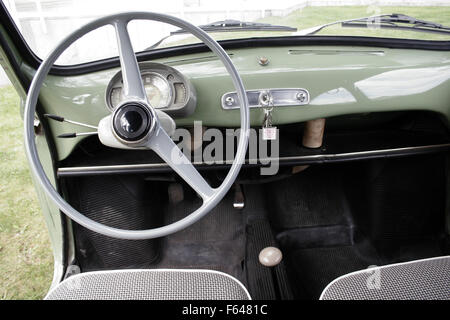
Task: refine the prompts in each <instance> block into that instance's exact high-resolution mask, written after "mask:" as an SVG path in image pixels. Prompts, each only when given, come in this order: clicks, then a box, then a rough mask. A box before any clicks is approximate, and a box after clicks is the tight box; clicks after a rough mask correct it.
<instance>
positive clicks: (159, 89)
mask: <svg viewBox="0 0 450 320" xmlns="http://www.w3.org/2000/svg"><path fill="white" fill-rule="evenodd" d="M142 83H143V85H144V89H145V93H146V94H147V99H148V101H149V102H150V105H151V106H152V107H153V108H156V109H162V108H167V107H168V106H169V105H170V102H171V100H172V89H171V87H170V85H169V83H168V82H167V80H166V79H164V78H163V77H162V76H161V75H159V74H157V73H154V72H146V73H143V74H142ZM122 99H123V97H122V88H121V87H117V88H113V89H112V90H111V92H110V97H109V100H110V101H111V104H112V106H113V108H115V107H116V106H117V105H118V104H119V103H120V102H121V101H122Z"/></svg>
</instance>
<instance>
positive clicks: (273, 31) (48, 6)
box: [3, 0, 450, 65]
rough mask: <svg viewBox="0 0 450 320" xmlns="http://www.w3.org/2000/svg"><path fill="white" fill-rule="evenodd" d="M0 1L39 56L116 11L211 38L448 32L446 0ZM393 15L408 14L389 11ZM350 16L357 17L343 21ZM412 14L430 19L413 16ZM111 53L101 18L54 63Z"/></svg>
mask: <svg viewBox="0 0 450 320" xmlns="http://www.w3.org/2000/svg"><path fill="white" fill-rule="evenodd" d="M3 3H4V5H5V6H6V8H7V9H8V11H9V13H10V14H11V16H12V18H13V20H14V22H15V23H16V25H17V28H18V29H19V31H20V32H21V33H22V35H23V37H24V39H25V41H26V42H27V43H28V46H29V47H30V48H31V50H33V51H34V53H35V54H36V55H37V56H38V57H40V58H44V57H45V56H46V55H47V54H48V53H49V52H50V51H51V50H52V49H53V48H54V47H55V46H56V45H57V43H58V42H59V41H61V39H63V38H64V37H65V36H67V35H68V34H69V33H70V32H72V31H73V30H75V29H76V28H78V27H80V26H82V25H84V24H85V23H87V22H89V21H91V20H93V19H95V18H98V17H101V16H105V15H107V14H112V13H117V12H123V11H153V12H160V13H166V14H170V15H174V16H177V17H180V18H182V19H185V20H187V21H189V22H191V23H193V24H195V25H198V26H201V27H202V28H203V29H204V30H205V31H207V32H208V33H209V34H210V35H211V36H212V37H213V38H214V39H216V40H228V39H239V38H255V37H280V36H281V37H282V36H299V37H301V36H306V35H309V36H311V35H313V36H323V35H337V36H365V37H388V38H403V39H416V40H430V41H436V40H441V41H442V40H444V41H449V40H450V29H448V28H447V27H449V26H450V2H448V3H446V2H444V1H441V0H430V1H427V2H424V1H414V0H410V1H404V2H402V1H398V3H399V4H404V5H403V6H385V5H383V4H390V3H393V1H384V0H378V1H363V3H369V5H365V6H361V5H358V4H361V1H359V0H345V1H337V0H336V1H332V0H329V1H306V0H277V1H266V0H227V1H223V0H165V1H157V2H155V1H148V0H127V1H111V0H3ZM370 3H373V4H370ZM424 3H426V4H427V5H426V6H424V5H423V4H424ZM352 4H354V5H352ZM446 4H447V5H446ZM395 14H396V15H397V16H395ZM398 15H401V17H404V16H406V17H409V18H408V20H404V19H403V20H401V21H399V20H398V19H394V18H395V17H398ZM367 17H375V18H371V19H365V18H367ZM377 17H378V18H377ZM380 17H388V18H389V19H390V20H388V21H387V20H381V19H382V18H380ZM392 17H394V18H392ZM352 19H359V20H357V21H351V22H346V21H348V20H352ZM383 19H384V18H383ZM414 20H416V21H421V20H424V21H427V22H431V24H427V25H425V24H423V23H414ZM128 29H129V32H130V37H131V40H132V43H133V47H134V49H135V51H144V50H154V49H158V48H163V47H172V46H179V45H185V44H190V43H198V42H199V40H198V39H196V38H195V37H193V36H191V35H189V34H186V33H184V32H182V31H181V30H178V29H177V28H176V27H173V26H169V25H165V24H162V23H159V22H150V21H132V22H131V23H130V24H129V26H128ZM435 31H440V32H435ZM114 56H117V47H116V43H115V35H114V30H113V28H112V27H110V26H105V27H102V28H100V29H98V30H96V31H93V32H91V33H90V34H88V35H86V36H84V37H83V38H81V39H80V40H78V41H77V42H75V43H74V44H73V45H72V46H71V47H70V48H69V49H68V50H66V52H65V53H64V54H63V55H62V56H61V57H60V58H59V59H58V61H57V64H59V65H70V64H78V63H84V62H89V61H94V60H99V59H104V58H109V57H114Z"/></svg>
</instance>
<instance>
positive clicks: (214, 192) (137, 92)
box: [24, 12, 250, 240]
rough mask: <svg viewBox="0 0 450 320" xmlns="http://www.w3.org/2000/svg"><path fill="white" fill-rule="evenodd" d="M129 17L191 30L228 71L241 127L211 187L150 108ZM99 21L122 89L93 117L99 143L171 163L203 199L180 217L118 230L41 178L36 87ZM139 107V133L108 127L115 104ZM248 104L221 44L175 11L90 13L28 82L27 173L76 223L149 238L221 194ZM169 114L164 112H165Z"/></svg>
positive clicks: (232, 174)
mask: <svg viewBox="0 0 450 320" xmlns="http://www.w3.org/2000/svg"><path fill="white" fill-rule="evenodd" d="M131 20H153V21H159V22H163V23H168V24H172V25H174V26H177V27H179V28H182V29H184V30H186V31H188V32H190V33H192V34H193V35H194V36H196V37H197V38H199V39H200V40H201V41H203V43H204V44H206V45H207V46H208V47H209V48H210V49H211V50H212V51H213V52H214V53H215V54H216V55H217V56H218V57H219V58H220V60H221V61H222V63H223V64H224V66H225V68H226V69H227V71H228V72H229V74H230V76H231V78H232V81H233V84H234V86H235V88H236V91H237V94H238V97H239V100H240V102H241V108H240V115H241V130H240V134H239V143H238V147H237V153H236V156H235V159H234V162H233V164H232V166H231V168H230V170H229V172H228V174H227V176H226V177H225V179H224V181H223V182H222V184H221V185H220V186H219V187H218V188H212V187H210V186H209V184H208V183H207V182H206V181H205V180H204V179H203V177H202V176H201V175H200V174H199V173H198V171H197V170H196V169H195V167H194V166H193V165H192V163H191V162H190V161H189V160H188V159H187V158H186V157H185V156H184V155H183V153H182V152H181V150H180V149H178V147H177V145H176V144H175V143H174V142H173V141H172V139H171V138H170V137H169V135H168V134H167V133H166V131H165V130H164V128H163V126H162V125H161V121H162V120H161V118H162V117H166V120H167V117H168V116H167V115H166V114H164V113H161V112H156V111H155V109H153V108H152V106H151V105H150V103H149V101H148V100H147V96H146V94H145V90H144V88H143V85H142V80H141V76H140V72H139V67H138V63H137V60H136V56H135V53H134V50H133V48H132V45H131V41H130V37H129V34H128V30H127V25H128V23H129V22H130V21H131ZM105 25H112V26H113V27H114V28H115V30H116V36H117V42H118V47H119V55H120V64H121V69H122V76H123V93H124V102H122V103H121V105H119V106H118V107H117V108H116V109H115V111H114V112H113V114H112V115H110V116H108V117H106V118H104V119H102V120H101V121H100V123H99V138H100V140H101V141H102V143H104V144H107V145H109V146H115V147H119V148H125V149H130V148H135V147H139V148H147V149H152V150H153V151H155V152H156V153H157V154H158V155H159V156H160V157H161V158H162V159H163V160H164V161H165V162H166V163H167V164H168V165H169V166H171V167H172V169H173V170H174V171H176V172H177V173H178V174H179V175H180V176H181V177H182V178H183V179H184V180H185V181H186V182H187V183H188V184H189V185H190V186H191V187H192V188H193V189H194V190H195V191H196V192H197V193H198V195H199V196H200V197H201V198H202V199H203V204H202V205H201V207H200V208H198V209H197V210H195V211H194V212H192V213H191V214H189V215H188V216H186V217H185V218H183V219H181V220H179V221H176V222H174V223H171V224H169V225H166V226H163V227H159V228H154V229H148V230H123V229H117V228H113V227H109V226H106V225H103V224H101V223H98V222H96V221H93V220H91V219H89V218H87V217H86V216H84V215H83V214H81V213H80V212H78V211H77V210H75V209H74V208H73V207H72V206H71V205H70V204H68V203H67V202H66V201H65V200H64V199H63V198H62V197H61V195H60V194H59V193H58V192H57V191H56V189H55V188H54V186H53V185H52V184H51V182H50V180H49V179H48V178H47V176H46V174H45V172H44V169H43V167H42V164H41V162H40V160H39V156H38V153H37V149H36V144H35V134H34V128H33V125H34V115H35V112H36V103H37V101H38V97H39V92H40V89H41V87H42V84H43V82H44V79H45V77H46V76H47V74H48V72H49V70H50V69H51V67H52V65H53V64H54V63H55V61H56V60H57V58H58V57H59V56H60V55H61V54H62V53H63V52H64V51H65V50H66V49H67V48H68V47H69V46H70V45H71V44H72V43H73V42H74V41H76V40H77V39H79V38H80V37H82V36H83V35H85V34H86V33H88V32H90V31H93V30H95V29H97V28H99V27H102V26H105ZM131 107H135V108H138V109H139V108H140V109H139V110H140V111H139V112H141V111H142V112H144V113H145V117H147V118H146V119H148V121H149V126H148V129H147V131H146V132H144V134H143V135H141V136H140V137H139V139H129V140H127V139H125V140H124V139H123V137H120V135H118V134H117V129H114V128H115V127H114V117H115V116H117V112H118V111H117V110H119V109H121V108H122V109H123V108H131ZM249 117H250V116H249V107H248V101H247V96H246V94H245V89H244V86H243V84H242V80H241V78H240V76H239V74H238V72H237V71H236V69H235V67H234V65H233V63H232V62H231V60H230V58H229V57H228V55H227V54H226V52H225V51H224V50H223V49H222V47H221V46H220V45H219V44H218V43H217V42H216V41H214V40H213V39H212V38H211V37H210V36H209V35H207V34H206V33H205V32H204V31H203V30H201V29H199V28H197V27H196V26H194V25H192V24H190V23H188V22H186V21H183V20H181V19H178V18H176V17H172V16H168V15H164V14H158V13H152V12H127V13H119V14H115V15H110V16H107V17H103V18H100V19H96V20H95V21H92V22H90V23H88V24H86V25H85V26H83V27H81V28H79V29H78V30H76V31H75V32H73V33H72V34H70V35H69V36H67V37H66V38H65V39H64V40H63V41H62V42H61V43H60V44H59V45H58V46H57V47H56V48H55V49H54V50H53V51H52V52H51V53H50V54H49V55H48V57H47V58H46V59H45V61H43V62H42V64H41V65H40V67H39V69H38V70H37V73H36V75H35V76H34V78H33V81H32V83H31V86H30V89H29V92H28V97H27V101H26V105H25V113H24V127H25V147H26V154H27V157H28V161H29V163H30V167H31V171H32V174H34V175H35V176H36V178H37V181H38V182H39V183H40V184H41V186H42V188H43V189H44V190H45V192H46V194H47V195H48V196H49V197H50V198H51V199H52V200H53V201H54V202H55V204H56V205H57V206H58V207H59V209H60V210H61V211H62V212H64V213H65V214H66V215H67V216H68V217H69V218H71V219H72V220H74V221H76V222H77V223H79V224H80V225H82V226H84V227H86V228H88V229H90V230H92V231H95V232H98V233H101V234H103V235H106V236H110V237H114V238H120V239H129V240H141V239H151V238H157V237H162V236H166V235H169V234H172V233H175V232H177V231H179V230H182V229H184V228H186V227H188V226H190V225H191V224H193V223H195V222H196V221H198V220H199V219H200V218H202V217H203V216H204V215H206V214H207V213H208V212H209V211H211V209H213V208H214V207H215V206H216V205H217V204H218V203H219V202H220V201H221V200H222V198H223V197H224V196H225V195H226V193H227V192H228V190H229V189H230V187H231V186H232V184H233V182H234V181H235V179H236V177H237V175H238V173H239V171H240V169H241V166H242V164H243V163H244V161H245V154H246V152H247V145H248V139H249V132H250V118H249ZM169 119H170V117H169Z"/></svg>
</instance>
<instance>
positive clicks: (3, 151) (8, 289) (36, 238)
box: [0, 86, 53, 299]
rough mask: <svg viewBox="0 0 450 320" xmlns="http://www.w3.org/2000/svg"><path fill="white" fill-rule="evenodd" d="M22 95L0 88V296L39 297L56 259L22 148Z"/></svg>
mask: <svg viewBox="0 0 450 320" xmlns="http://www.w3.org/2000/svg"><path fill="white" fill-rule="evenodd" d="M22 128H23V127H22V119H21V118H20V115H19V97H18V96H17V94H16V92H15V91H14V89H13V88H12V87H10V86H9V87H4V88H0V163H1V166H0V299H40V298H42V297H43V296H44V295H45V293H46V292H47V290H48V287H49V286H50V283H51V279H52V276H53V258H52V254H51V247H50V241H49V237H48V233H47V228H46V226H45V222H44V218H43V216H42V214H41V209H40V207H39V204H38V201H37V197H36V193H35V191H34V188H33V185H32V183H31V178H30V173H29V170H28V166H27V162H26V157H25V151H24V147H23V141H22V140H23V139H22V138H23V134H22V131H23V129H22Z"/></svg>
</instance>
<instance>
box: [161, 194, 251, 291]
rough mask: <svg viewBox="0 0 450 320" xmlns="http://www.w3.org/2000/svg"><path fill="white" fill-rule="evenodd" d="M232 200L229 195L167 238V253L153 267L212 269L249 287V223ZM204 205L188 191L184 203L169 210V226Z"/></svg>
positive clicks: (167, 212) (168, 207)
mask: <svg viewBox="0 0 450 320" xmlns="http://www.w3.org/2000/svg"><path fill="white" fill-rule="evenodd" d="M232 201H233V198H232V194H228V195H227V196H226V197H225V198H224V199H223V200H222V201H221V202H220V203H219V205H217V207H215V208H214V209H213V210H211V212H210V213H208V214H207V215H206V216H205V217H204V218H202V219H201V220H199V221H198V222H196V223H194V224H193V225H192V226H190V227H188V228H186V229H184V230H182V231H180V232H177V233H174V234H172V235H170V236H167V237H165V238H163V240H162V250H161V252H162V253H163V254H162V255H161V257H160V260H159V262H158V263H157V264H155V265H153V266H152V267H155V268H191V269H212V270H217V271H222V272H225V273H227V274H230V275H232V276H234V277H235V278H237V279H239V280H240V281H241V282H243V283H244V284H245V283H246V277H245V273H244V259H245V242H246V240H245V223H244V219H243V216H242V213H241V212H240V211H239V210H236V209H234V208H233V202H232ZM200 204H201V202H200V200H199V199H197V198H196V196H195V195H194V194H190V193H188V192H186V194H185V200H184V201H182V202H179V203H177V204H169V205H168V206H167V207H166V209H165V212H164V214H165V220H166V222H165V224H168V223H171V222H174V221H177V220H180V219H182V218H184V217H186V216H187V215H188V214H190V213H191V212H193V211H194V210H195V209H196V208H198V207H199V206H200Z"/></svg>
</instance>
